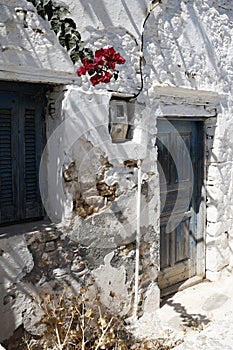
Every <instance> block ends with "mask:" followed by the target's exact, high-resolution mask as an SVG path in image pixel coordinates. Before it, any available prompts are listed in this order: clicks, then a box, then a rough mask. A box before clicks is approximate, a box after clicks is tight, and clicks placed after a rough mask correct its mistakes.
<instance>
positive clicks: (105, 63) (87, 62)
mask: <svg viewBox="0 0 233 350" xmlns="http://www.w3.org/2000/svg"><path fill="white" fill-rule="evenodd" d="M81 62H82V64H83V65H82V66H81V67H79V68H78V69H77V74H78V76H81V75H85V74H86V73H88V74H89V75H90V76H91V78H90V80H91V83H92V85H93V86H95V85H97V84H99V83H109V82H110V80H111V78H112V77H114V78H115V79H117V77H118V71H116V65H117V64H124V63H125V59H124V58H123V57H122V56H121V55H120V54H119V52H116V50H115V49H114V48H113V47H109V48H102V49H99V50H96V52H95V55H94V58H93V59H89V58H86V57H85V58H82V59H81Z"/></svg>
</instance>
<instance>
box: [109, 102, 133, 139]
mask: <svg viewBox="0 0 233 350" xmlns="http://www.w3.org/2000/svg"><path fill="white" fill-rule="evenodd" d="M128 127H129V124H128V114H127V103H126V102H125V101H120V100H112V101H111V102H110V124H109V131H110V135H111V137H112V141H113V142H124V141H126V138H127V132H128Z"/></svg>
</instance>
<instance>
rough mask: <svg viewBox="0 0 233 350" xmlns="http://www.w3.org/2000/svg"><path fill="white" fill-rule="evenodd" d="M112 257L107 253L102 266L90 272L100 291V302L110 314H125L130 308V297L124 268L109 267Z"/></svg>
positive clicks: (111, 254) (112, 254)
mask: <svg viewBox="0 0 233 350" xmlns="http://www.w3.org/2000/svg"><path fill="white" fill-rule="evenodd" d="M113 256H114V252H113V253H109V254H108V255H106V256H105V259H104V263H105V264H104V266H101V267H99V268H98V269H96V270H94V271H93V272H92V274H93V276H94V278H95V282H96V284H97V286H98V287H99V288H100V289H101V294H100V297H101V301H102V302H103V304H104V305H106V306H107V307H109V308H110V309H111V311H112V312H117V314H122V313H123V314H125V313H126V312H127V310H129V308H130V295H129V294H128V286H127V284H126V271H125V268H124V266H121V267H119V268H115V267H112V266H111V260H112V258H113Z"/></svg>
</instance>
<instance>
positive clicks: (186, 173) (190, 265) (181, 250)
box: [157, 119, 203, 288]
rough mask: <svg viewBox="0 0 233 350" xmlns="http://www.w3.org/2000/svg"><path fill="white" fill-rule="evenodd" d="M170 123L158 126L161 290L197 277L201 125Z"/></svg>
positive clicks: (201, 170) (165, 121)
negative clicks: (189, 160)
mask: <svg viewBox="0 0 233 350" xmlns="http://www.w3.org/2000/svg"><path fill="white" fill-rule="evenodd" d="M169 122H170V124H169V123H167V120H162V119H161V120H159V121H158V125H157V127H158V140H157V147H158V163H159V173H160V196H161V207H162V208H163V210H162V212H161V217H160V221H161V229H160V268H161V274H160V278H159V281H160V286H161V288H167V287H169V286H171V285H173V284H177V283H179V282H181V281H184V280H186V279H187V278H190V277H192V276H194V275H195V273H196V244H197V240H196V230H197V213H198V210H199V203H200V197H201V183H202V177H203V168H202V165H203V147H202V144H203V132H202V127H203V125H202V123H201V122H193V121H187V120H175V119H171V120H169ZM185 149H186V150H188V152H187V151H185ZM188 158H190V159H191V163H189V162H188ZM201 162H202V163H201ZM178 194H179V196H178ZM174 208H176V210H175V212H174ZM171 219H172V220H171ZM172 222H173V223H175V224H173V223H172ZM176 223H179V225H177V224H176ZM173 226H174V228H172V227H173Z"/></svg>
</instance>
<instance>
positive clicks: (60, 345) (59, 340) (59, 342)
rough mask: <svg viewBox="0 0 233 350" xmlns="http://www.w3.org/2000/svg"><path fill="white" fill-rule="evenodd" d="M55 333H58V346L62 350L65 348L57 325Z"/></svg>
mask: <svg viewBox="0 0 233 350" xmlns="http://www.w3.org/2000/svg"><path fill="white" fill-rule="evenodd" d="M55 333H56V337H57V342H58V348H59V350H62V349H63V345H62V344H61V339H60V335H59V331H58V328H57V325H56V326H55Z"/></svg>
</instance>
